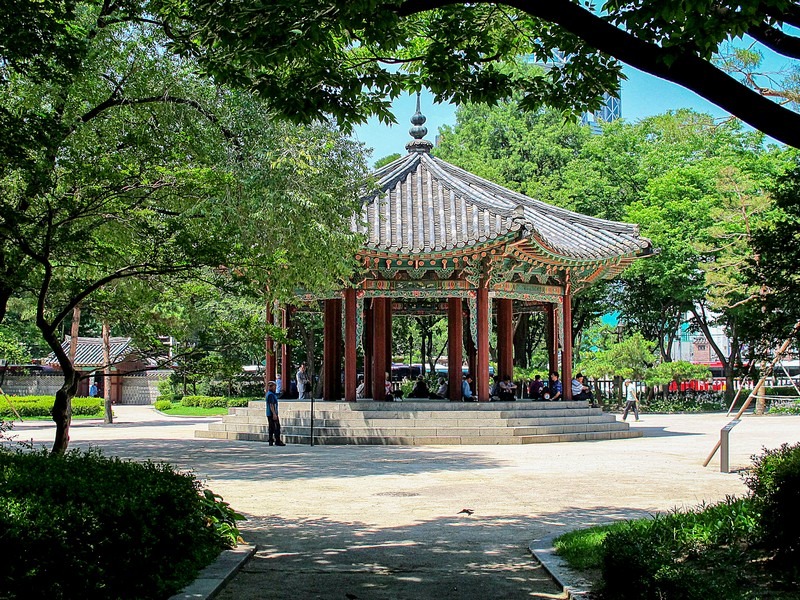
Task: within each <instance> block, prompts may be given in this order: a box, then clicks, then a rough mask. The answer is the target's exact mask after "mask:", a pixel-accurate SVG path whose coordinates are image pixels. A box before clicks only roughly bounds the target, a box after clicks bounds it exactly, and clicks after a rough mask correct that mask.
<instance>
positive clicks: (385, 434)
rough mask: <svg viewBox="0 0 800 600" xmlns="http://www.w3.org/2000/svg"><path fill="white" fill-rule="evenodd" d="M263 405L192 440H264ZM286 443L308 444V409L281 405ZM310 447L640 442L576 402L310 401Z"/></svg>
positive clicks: (238, 412)
mask: <svg viewBox="0 0 800 600" xmlns="http://www.w3.org/2000/svg"><path fill="white" fill-rule="evenodd" d="M264 404H265V403H264V402H251V403H250V405H249V406H248V407H247V408H232V409H230V412H229V414H228V415H226V416H225V417H223V421H222V422H221V423H214V424H211V425H209V426H208V430H198V431H196V432H195V436H196V437H202V438H219V439H229V440H249V441H262V442H266V441H267V419H266V416H265V414H264V413H265V406H264ZM280 414H281V428H282V434H283V439H284V441H286V442H287V443H292V444H308V443H310V440H311V402H310V401H309V400H284V401H281V403H280ZM313 426H314V443H315V444H320V445H324V444H337V445H342V444H352V445H404V446H425V445H439V444H452V445H475V444H478V445H496V444H537V443H549V442H580V441H586V440H609V439H622V438H634V437H641V436H642V432H641V431H640V430H637V429H630V427H629V425H628V424H627V423H622V422H619V421H617V420H616V418H615V417H614V415H610V414H607V413H603V411H602V410H601V409H599V408H591V407H590V406H589V404H588V402H586V401H576V402H528V401H521V402H480V403H478V402H448V401H427V400H418V401H407V400H406V401H402V402H373V401H372V400H369V399H367V400H359V401H358V402H353V403H349V402H323V401H321V400H320V401H315V402H314V422H313Z"/></svg>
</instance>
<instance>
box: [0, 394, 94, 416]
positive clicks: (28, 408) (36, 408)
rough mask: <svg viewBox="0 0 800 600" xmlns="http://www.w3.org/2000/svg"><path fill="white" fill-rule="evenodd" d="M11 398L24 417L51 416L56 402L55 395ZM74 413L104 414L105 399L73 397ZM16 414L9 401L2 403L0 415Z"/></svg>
mask: <svg viewBox="0 0 800 600" xmlns="http://www.w3.org/2000/svg"><path fill="white" fill-rule="evenodd" d="M10 400H11V403H12V404H13V405H14V408H16V409H17V412H18V413H19V414H20V416H21V417H22V418H23V419H24V418H25V417H49V416H50V415H51V411H52V410H53V403H54V402H55V398H54V397H53V396H11V397H10ZM72 414H73V415H79V416H86V417H95V416H101V415H102V414H103V399H102V398H82V397H77V398H73V399H72ZM15 416H16V415H15V414H14V411H13V410H12V409H11V406H9V404H8V402H3V403H2V404H0V417H3V418H15Z"/></svg>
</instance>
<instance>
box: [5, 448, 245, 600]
mask: <svg viewBox="0 0 800 600" xmlns="http://www.w3.org/2000/svg"><path fill="white" fill-rule="evenodd" d="M237 518H241V517H239V516H238V515H236V513H234V512H233V511H232V510H231V509H230V507H229V506H228V505H227V504H225V503H223V502H221V499H219V497H218V496H215V495H214V494H212V493H210V492H208V491H207V490H205V491H204V490H202V489H201V486H200V484H199V482H198V481H197V480H196V479H195V477H194V476H193V475H191V474H186V473H178V472H176V471H175V470H174V468H173V467H172V466H170V465H168V464H164V463H153V462H146V463H139V462H132V461H123V460H120V459H117V458H106V457H103V456H102V455H101V454H100V453H99V452H97V451H88V452H79V451H70V452H67V453H66V454H64V455H50V454H48V453H46V452H44V451H42V452H22V451H7V450H6V451H0V532H2V543H3V547H4V556H5V558H4V560H2V561H0V581H2V582H3V585H2V588H0V597H2V598H4V599H5V598H8V599H12V598H13V599H16V598H26V599H32V600H38V599H48V600H65V599H72V598H81V599H82V600H100V599H103V600H105V599H108V598H115V599H120V600H127V599H137V600H148V599H163V598H167V597H169V596H170V595H171V594H174V593H175V592H177V591H178V590H180V589H181V588H182V587H183V586H185V585H186V584H187V583H189V582H190V581H191V580H192V579H193V578H194V577H195V576H196V574H197V572H198V570H199V569H200V568H202V567H203V566H205V565H207V564H208V563H210V562H211V561H212V560H213V559H214V558H215V557H216V556H217V554H218V553H219V551H220V550H221V549H222V548H223V547H225V546H229V545H230V544H231V532H230V529H231V528H233V530H234V531H235V534H234V537H233V539H234V540H235V539H236V537H238V530H236V529H235V525H236V520H237ZM226 528H227V530H226Z"/></svg>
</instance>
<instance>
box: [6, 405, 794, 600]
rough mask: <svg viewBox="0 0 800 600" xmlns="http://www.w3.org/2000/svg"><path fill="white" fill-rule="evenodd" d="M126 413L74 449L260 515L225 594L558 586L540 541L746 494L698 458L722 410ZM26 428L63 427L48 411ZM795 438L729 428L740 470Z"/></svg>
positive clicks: (519, 594) (393, 594)
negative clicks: (329, 429)
mask: <svg viewBox="0 0 800 600" xmlns="http://www.w3.org/2000/svg"><path fill="white" fill-rule="evenodd" d="M115 412H116V415H117V422H116V423H115V424H114V425H102V424H98V423H96V422H86V421H84V422H76V423H75V424H74V426H73V428H72V445H73V447H77V446H80V447H86V446H89V445H92V446H99V447H100V448H102V449H103V450H104V451H105V452H106V454H113V455H118V456H123V457H131V458H137V459H141V458H152V459H163V460H167V461H169V462H171V463H173V464H176V465H179V466H180V467H182V468H186V469H191V470H193V471H194V472H195V473H196V474H197V475H198V476H199V477H201V478H202V479H204V480H205V481H206V482H207V484H208V486H209V487H211V488H212V489H213V490H214V491H215V492H217V493H219V494H221V495H222V496H224V498H225V500H226V501H228V502H230V503H231V504H232V505H233V506H234V507H235V508H236V509H238V510H240V511H241V512H244V513H245V514H247V515H248V517H249V520H248V521H247V522H246V523H245V524H244V527H243V529H244V535H245V537H246V539H247V540H248V541H249V542H252V543H255V544H258V546H259V552H258V554H257V555H256V557H255V558H254V559H253V560H252V561H251V562H250V563H249V564H248V565H247V566H246V567H245V569H244V570H243V571H242V572H241V573H240V574H239V575H237V576H236V577H235V579H234V580H233V581H232V582H231V583H230V584H229V585H228V587H227V588H226V589H225V590H224V591H223V593H222V595H221V596H220V597H221V598H223V599H224V600H234V599H236V600H247V599H255V598H259V599H261V598H287V597H290V596H293V597H297V598H325V599H327V598H331V599H335V598H343V599H344V598H350V599H351V600H352V599H353V598H361V599H364V600H370V599H384V598H403V599H405V598H436V599H437V600H446V599H450V598H531V597H535V598H554V597H559V596H558V594H559V589H558V588H557V587H556V586H555V584H554V583H553V582H552V580H551V579H550V578H549V577H548V576H547V575H546V574H545V573H544V572H543V571H542V570H541V568H540V567H538V566H537V565H536V564H535V563H534V561H532V560H531V558H530V555H529V553H528V545H529V543H530V542H531V541H532V540H534V539H537V538H541V537H544V536H546V535H550V534H552V533H557V532H561V531H566V530H568V529H574V528H577V527H581V526H583V525H586V524H590V523H601V522H607V521H610V520H613V519H619V518H625V517H638V516H643V515H647V514H649V513H651V512H653V511H663V510H669V509H671V508H674V507H683V506H694V505H697V504H699V503H701V502H703V501H706V502H712V501H715V500H719V499H722V498H724V497H725V495H726V494H742V493H744V491H745V488H744V486H743V484H742V483H741V478H740V476H739V475H738V474H722V473H719V462H718V460H716V459H715V460H714V461H712V463H711V464H710V465H709V467H708V468H703V467H702V462H703V460H704V459H705V457H706V456H707V454H708V452H709V451H710V449H711V448H712V447H713V445H714V443H715V441H716V440H717V439H718V438H719V429H720V428H721V427H722V426H723V425H724V424H725V423H727V421H728V420H729V419H727V418H726V417H725V416H724V415H643V421H642V422H640V423H636V424H633V426H634V427H641V428H642V429H643V430H644V433H645V437H644V438H639V439H631V440H613V441H599V442H578V443H562V444H541V445H538V444H537V445H528V446H462V447H445V446H439V447H415V448H411V447H397V446H394V447H377V446H372V447H351V446H340V447H336V446H315V447H308V446H293V445H290V446H286V447H284V448H279V447H269V446H267V445H266V444H263V443H257V442H226V441H221V440H206V439H194V438H193V437H192V436H193V432H194V430H195V429H196V428H198V427H205V426H206V425H207V423H208V422H209V420H208V419H198V418H191V419H183V418H176V417H165V416H163V415H160V414H158V413H156V412H155V411H153V410H152V409H150V408H149V407H116V409H115ZM14 431H15V432H16V434H17V437H18V439H33V440H34V441H35V442H43V443H48V444H49V443H50V442H51V441H52V439H53V429H52V427H50V425H49V424H48V423H42V422H38V423H27V422H26V423H23V424H17V426H16V427H15V430H14ZM798 441H800V417H753V416H750V417H747V418H745V419H744V421H743V422H742V423H741V424H740V425H739V426H738V427H736V428H735V429H734V430H733V433H732V436H731V447H732V450H731V467H732V468H734V469H735V468H742V467H745V466H746V465H748V464H749V457H750V455H752V454H753V453H756V452H758V451H759V450H760V448H761V447H762V446H768V447H775V446H778V445H780V444H781V443H783V442H798ZM463 508H469V509H474V511H475V512H474V514H473V515H472V516H467V515H464V514H458V513H459V511H460V510H461V509H463Z"/></svg>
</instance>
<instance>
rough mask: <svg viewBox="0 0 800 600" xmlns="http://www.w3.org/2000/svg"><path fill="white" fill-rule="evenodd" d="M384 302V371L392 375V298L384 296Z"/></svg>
mask: <svg viewBox="0 0 800 600" xmlns="http://www.w3.org/2000/svg"><path fill="white" fill-rule="evenodd" d="M383 301H384V302H385V303H386V329H385V332H384V334H383V339H384V343H385V344H386V365H385V369H384V371H385V372H387V373H389V376H390V377H391V375H392V299H391V298H384V299H383Z"/></svg>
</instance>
